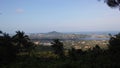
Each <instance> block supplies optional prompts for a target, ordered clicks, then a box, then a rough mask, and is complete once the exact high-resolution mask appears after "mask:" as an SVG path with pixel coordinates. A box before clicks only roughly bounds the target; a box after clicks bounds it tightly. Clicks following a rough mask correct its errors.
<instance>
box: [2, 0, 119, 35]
mask: <svg viewBox="0 0 120 68" xmlns="http://www.w3.org/2000/svg"><path fill="white" fill-rule="evenodd" d="M0 30H2V31H4V32H8V33H13V32H15V31H16V30H23V31H25V32H27V33H33V32H37V33H39V32H49V31H59V32H80V31H120V11H119V10H118V9H111V8H110V7H108V6H107V5H106V4H105V3H104V2H98V0H0Z"/></svg>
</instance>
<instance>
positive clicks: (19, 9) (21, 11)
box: [16, 8, 24, 13]
mask: <svg viewBox="0 0 120 68" xmlns="http://www.w3.org/2000/svg"><path fill="white" fill-rule="evenodd" d="M23 12H24V9H21V8H18V9H16V13H23Z"/></svg>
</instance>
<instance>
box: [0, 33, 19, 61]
mask: <svg viewBox="0 0 120 68" xmlns="http://www.w3.org/2000/svg"><path fill="white" fill-rule="evenodd" d="M16 56H17V49H16V46H15V45H14V44H13V41H12V38H11V36H9V34H7V33H2V35H1V36H0V61H1V63H8V62H10V61H13V59H15V58H16Z"/></svg>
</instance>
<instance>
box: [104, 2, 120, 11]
mask: <svg viewBox="0 0 120 68" xmlns="http://www.w3.org/2000/svg"><path fill="white" fill-rule="evenodd" d="M104 2H105V3H106V4H107V5H108V6H109V7H111V8H119V9H120V0H104Z"/></svg>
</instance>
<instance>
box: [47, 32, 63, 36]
mask: <svg viewBox="0 0 120 68" xmlns="http://www.w3.org/2000/svg"><path fill="white" fill-rule="evenodd" d="M46 34H50V35H51V34H53V35H58V34H62V33H60V32H56V31H52V32H48V33H46Z"/></svg>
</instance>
